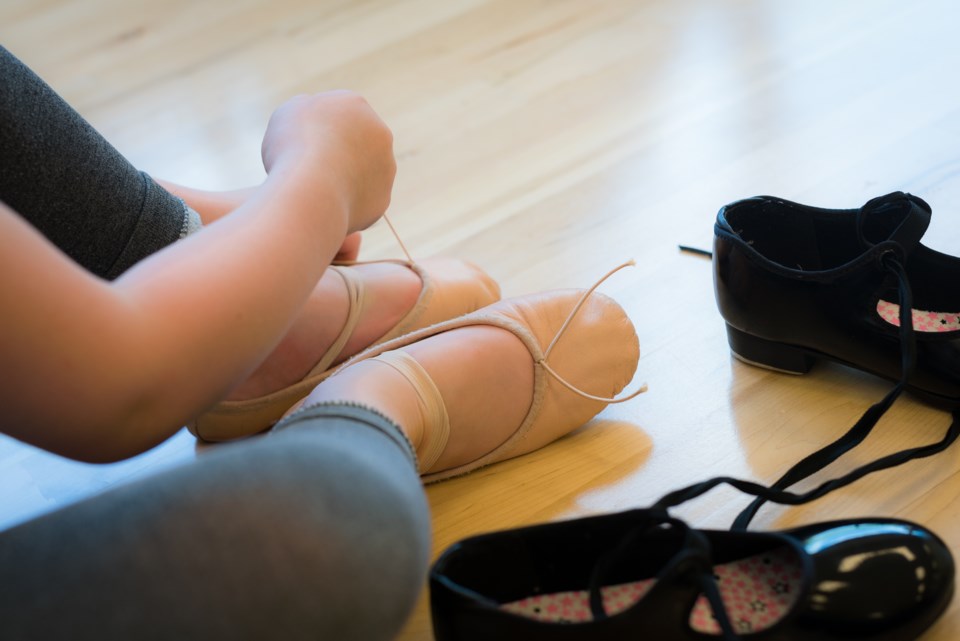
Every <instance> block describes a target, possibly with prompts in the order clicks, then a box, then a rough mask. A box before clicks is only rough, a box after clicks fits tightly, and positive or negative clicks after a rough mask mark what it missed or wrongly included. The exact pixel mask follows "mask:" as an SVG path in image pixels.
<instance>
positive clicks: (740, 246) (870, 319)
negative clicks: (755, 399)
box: [714, 192, 960, 408]
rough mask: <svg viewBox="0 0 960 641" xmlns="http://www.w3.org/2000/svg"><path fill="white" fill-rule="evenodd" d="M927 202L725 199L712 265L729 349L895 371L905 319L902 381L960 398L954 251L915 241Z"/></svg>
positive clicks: (780, 362) (763, 361)
mask: <svg viewBox="0 0 960 641" xmlns="http://www.w3.org/2000/svg"><path fill="white" fill-rule="evenodd" d="M930 213H931V212H930V206H929V205H927V203H925V202H924V201H923V200H921V199H920V198H917V197H916V196H911V195H909V194H904V193H899V192H898V193H893V194H889V195H887V196H883V197H880V198H875V199H873V200H871V201H870V202H868V203H867V204H866V205H864V206H863V207H862V208H861V209H820V208H816V207H808V206H805V205H799V204H797V203H792V202H789V201H786V200H783V199H780V198H773V197H770V196H760V197H757V198H748V199H746V200H741V201H738V202H735V203H732V204H730V205H727V206H726V207H724V208H723V209H721V210H720V213H719V215H718V216H717V222H716V226H715V232H716V236H715V243H714V270H715V273H714V276H715V285H716V295H717V303H718V305H719V307H720V313H721V315H722V316H723V318H724V320H725V321H726V323H727V335H728V338H729V342H730V347H731V349H732V351H733V353H734V354H735V355H736V356H737V357H738V358H740V359H741V360H744V361H747V362H749V363H753V364H756V365H761V366H764V367H769V368H772V369H776V370H781V371H787V372H791V373H798V374H799V373H805V372H807V371H808V370H809V369H810V366H811V364H812V363H813V362H814V361H815V360H817V359H819V358H826V359H830V360H833V361H836V362H839V363H842V364H844V365H848V366H850V367H855V368H857V369H860V370H863V371H866V372H870V373H872V374H876V375H878V376H882V377H884V378H887V379H889V380H892V381H897V380H900V379H901V377H902V376H904V371H903V368H904V363H903V358H902V351H903V349H904V348H905V346H904V345H903V333H902V332H901V331H900V329H901V327H900V325H901V323H902V322H903V321H906V320H909V322H910V324H911V326H912V333H913V335H914V337H915V343H916V344H915V350H916V354H915V368H914V369H913V371H912V372H907V374H908V376H907V380H906V389H907V390H909V391H911V392H913V393H915V394H916V395H918V396H919V397H921V398H923V399H925V400H929V401H933V402H935V403H937V404H940V405H945V406H947V407H950V408H957V407H960V259H957V258H955V257H953V256H948V255H945V254H942V253H940V252H937V251H934V250H932V249H929V248H927V247H925V246H923V245H922V244H921V243H920V239H921V237H922V236H923V234H924V232H925V231H926V229H927V226H928V225H929V223H930ZM904 295H907V296H908V298H909V296H911V295H912V298H913V301H912V305H910V306H909V307H910V309H909V310H904V309H902V307H903V306H904V303H903V300H902V298H903V296H904ZM908 311H909V312H910V313H909V314H907V313H906V312H908ZM911 340H913V339H911Z"/></svg>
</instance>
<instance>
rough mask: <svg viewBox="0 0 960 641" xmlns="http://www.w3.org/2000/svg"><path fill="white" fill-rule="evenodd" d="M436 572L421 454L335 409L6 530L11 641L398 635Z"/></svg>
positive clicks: (1, 561) (1, 604)
mask: <svg viewBox="0 0 960 641" xmlns="http://www.w3.org/2000/svg"><path fill="white" fill-rule="evenodd" d="M428 560H429V515H428V510H427V505H426V501H425V498H424V495H423V490H422V488H421V486H420V482H419V479H418V477H417V473H416V464H415V462H414V458H413V451H412V449H411V447H410V445H409V444H408V442H407V441H406V439H405V438H404V437H403V436H402V434H401V433H400V432H399V430H398V429H397V428H396V427H395V426H394V425H393V424H391V423H390V422H389V421H387V420H385V419H383V418H382V417H380V416H379V415H377V414H374V413H373V412H371V411H369V410H366V409H362V408H359V407H355V406H346V405H326V406H319V407H313V408H310V409H308V410H306V411H304V412H302V413H300V414H297V415H295V416H292V417H290V418H289V419H287V420H285V421H284V422H283V423H282V424H280V425H278V427H277V429H276V430H275V431H274V432H273V433H272V434H270V435H268V436H266V437H262V438H257V439H254V440H250V441H246V442H243V443H237V444H231V445H226V446H222V447H219V448H216V449H215V451H211V452H208V453H206V454H204V455H203V456H202V457H201V458H200V460H198V461H196V462H194V463H192V464H189V465H186V466H184V467H181V468H178V469H176V470H173V471H170V472H167V473H164V474H160V475H158V476H156V477H153V478H149V479H145V480H143V481H140V482H138V483H135V484H131V485H129V486H126V487H122V488H119V489H116V490H113V491H111V492H109V493H107V494H104V495H102V496H100V497H96V498H94V499H91V500H88V501H85V502H82V503H79V504H76V505H73V506H70V507H67V508H65V509H63V510H60V511H59V512H56V513H53V514H50V515H47V516H44V517H41V518H39V519H37V520H35V521H32V522H29V523H25V524H23V525H21V526H18V527H16V528H13V529H11V530H9V531H7V532H4V533H2V534H0V568H3V579H4V580H3V581H2V582H0V621H3V628H4V638H5V639H27V638H30V639H33V638H37V639H98V640H99V639H107V640H109V639H174V638H176V639H207V640H210V639H212V640H216V639H280V638H282V639H344V640H347V639H383V640H387V639H391V638H393V636H395V634H396V633H397V632H398V631H399V628H400V626H401V625H402V624H403V622H404V620H405V618H406V616H407V615H408V613H409V611H410V610H411V609H412V607H413V605H414V603H415V601H416V598H417V595H418V593H419V591H420V589H421V586H422V584H423V581H424V577H425V573H426V567H427V563H428Z"/></svg>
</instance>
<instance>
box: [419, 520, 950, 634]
mask: <svg viewBox="0 0 960 641" xmlns="http://www.w3.org/2000/svg"><path fill="white" fill-rule="evenodd" d="M953 581H954V564H953V559H952V557H951V555H950V552H949V550H948V549H947V548H946V546H945V545H944V544H943V542H942V541H941V540H940V539H939V538H937V536H936V535H935V534H933V533H932V532H930V531H929V530H926V529H924V528H923V527H921V526H919V525H916V524H913V523H910V522H907V521H899V520H893V519H860V520H847V521H836V522H831V523H821V524H816V525H809V526H806V527H801V528H798V529H793V530H787V531H783V532H766V533H762V532H722V531H709V530H702V531H701V530H694V529H692V528H689V527H688V526H687V525H685V524H684V523H683V522H682V521H678V520H677V519H673V518H671V517H669V516H667V513H666V512H665V511H663V510H659V509H649V510H634V511H629V512H622V513H619V514H612V515H605V516H598V517H588V518H583V519H577V520H572V521H565V522H558V523H551V524H546V525H537V526H533V527H527V528H521V529H516V530H508V531H503V532H497V533H492V534H485V535H481V536H476V537H473V538H470V539H467V540H464V541H462V542H460V543H457V544H455V545H454V546H452V547H451V548H449V549H448V550H446V551H445V552H444V553H443V554H442V555H441V556H440V558H439V559H438V560H437V562H436V563H435V564H434V566H433V568H432V570H431V574H430V591H431V595H430V596H431V607H432V615H433V623H434V633H435V635H436V639H437V641H474V640H477V641H479V640H484V641H487V640H488V639H498V640H501V641H513V640H518V641H519V640H522V641H579V640H589V641H607V640H619V639H624V640H627V639H657V640H658V641H672V640H679V639H684V640H691V641H692V640H695V639H699V640H701V641H702V640H703V639H710V638H723V639H725V640H726V639H739V638H744V639H762V640H765V641H814V640H816V641H839V640H841V639H883V640H885V641H903V640H906V639H915V638H916V637H917V636H918V635H919V634H921V633H922V632H923V631H924V630H925V629H927V628H928V627H929V626H930V625H931V624H932V623H933V622H934V621H935V620H936V619H937V617H938V616H939V615H940V614H941V613H942V612H943V611H944V609H945V608H946V606H947V604H948V603H949V601H950V598H951V595H952V592H953Z"/></svg>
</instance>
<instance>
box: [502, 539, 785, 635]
mask: <svg viewBox="0 0 960 641" xmlns="http://www.w3.org/2000/svg"><path fill="white" fill-rule="evenodd" d="M714 573H715V575H716V576H717V579H718V581H717V582H718V585H719V587H720V596H721V598H722V599H723V603H724V605H725V606H726V610H727V615H728V616H729V617H730V621H731V623H732V624H733V627H734V628H735V629H736V630H737V632H739V633H741V634H743V633H750V632H759V631H761V630H765V629H766V628H769V627H770V626H772V625H773V624H774V623H776V622H777V621H778V620H780V618H781V617H782V616H783V615H784V614H785V613H787V612H788V611H789V610H790V608H792V607H793V605H794V603H795V602H796V600H797V597H798V593H799V590H798V588H799V586H800V582H801V576H802V575H801V569H800V565H799V563H798V561H797V558H796V553H795V552H793V551H792V550H790V549H789V548H781V549H779V550H774V551H771V552H769V553H766V554H761V555H758V556H752V557H748V558H746V559H741V560H739V561H737V562H735V563H729V564H726V565H719V566H717V567H715V568H714ZM655 581H656V579H645V580H643V581H636V582H633V583H621V584H619V585H610V586H606V587H603V588H601V589H600V594H601V596H602V597H603V607H604V610H605V611H606V612H607V614H608V615H611V616H612V615H614V614H617V613H619V612H622V611H624V610H626V609H627V608H629V607H630V606H632V605H633V604H634V603H636V602H637V601H639V600H640V599H642V598H643V597H644V595H645V594H646V593H647V592H648V591H649V590H650V588H652V587H653V584H654V582H655ZM500 607H501V608H502V609H504V610H506V611H508V612H513V613H515V614H519V615H522V616H527V617H530V618H532V619H538V620H540V621H549V622H556V623H562V622H566V623H585V622H587V621H591V620H593V615H592V614H591V612H590V595H589V592H588V591H587V590H579V591H571V592H555V593H553V594H539V595H536V596H530V597H527V598H525V599H521V600H519V601H513V602H511V603H505V604H503V605H501V606H500ZM690 627H692V628H693V629H694V630H696V631H697V632H701V633H704V634H720V626H719V624H718V623H717V621H716V620H715V619H714V618H713V610H712V609H711V608H710V604H709V603H708V602H707V598H706V597H705V596H703V595H701V596H700V598H699V599H697V602H696V604H695V605H694V607H693V610H692V611H691V612H690Z"/></svg>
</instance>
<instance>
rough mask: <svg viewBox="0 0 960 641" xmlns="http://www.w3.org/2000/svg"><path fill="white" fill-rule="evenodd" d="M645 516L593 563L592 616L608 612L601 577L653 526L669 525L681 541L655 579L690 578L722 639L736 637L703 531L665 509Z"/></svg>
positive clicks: (727, 640) (731, 640)
mask: <svg viewBox="0 0 960 641" xmlns="http://www.w3.org/2000/svg"><path fill="white" fill-rule="evenodd" d="M648 517H649V520H648V521H647V522H646V523H641V524H639V525H638V526H637V527H635V528H633V529H631V530H630V531H628V532H627V533H626V534H625V535H624V536H623V538H622V539H620V542H619V543H618V544H617V545H616V547H614V548H613V549H612V550H611V551H610V552H608V553H607V554H606V555H604V557H603V558H602V559H600V560H599V561H598V562H597V565H596V566H595V567H594V569H593V573H592V575H591V577H590V584H589V588H588V591H589V595H590V611H591V614H592V615H593V618H594V620H601V619H605V618H607V616H608V615H607V612H606V610H605V609H604V607H603V595H602V593H601V588H602V586H603V585H604V584H605V581H604V579H605V578H606V577H607V576H608V575H609V573H610V571H611V570H613V569H614V568H615V567H617V566H618V565H619V564H620V563H621V560H622V559H623V557H624V554H625V553H626V552H627V551H628V550H630V549H631V548H633V547H634V546H635V545H637V544H638V542H640V541H642V540H643V539H645V538H646V537H647V536H649V535H650V534H651V533H652V532H654V531H655V530H668V529H672V530H676V531H677V532H678V533H679V535H680V538H681V540H682V544H681V546H680V549H679V551H678V552H677V553H676V554H674V555H673V556H672V557H671V558H670V560H669V561H667V563H666V564H665V565H664V567H663V568H661V569H660V571H659V572H658V573H657V580H658V581H662V580H664V579H667V580H670V579H677V580H683V579H684V578H686V579H688V580H690V581H692V582H694V583H695V584H696V585H697V587H699V588H700V591H701V592H702V593H703V595H704V596H705V597H706V599H707V602H708V603H709V604H710V608H711V610H712V611H713V616H714V618H715V619H716V621H717V624H718V625H719V626H720V631H721V633H722V635H723V641H738V640H739V639H740V637H739V636H738V635H737V633H736V632H735V631H734V629H733V624H732V623H731V621H730V615H729V614H728V613H727V608H726V606H725V605H724V603H723V598H722V597H721V595H720V588H719V586H718V585H717V577H716V575H715V574H714V570H713V553H712V546H711V545H710V541H709V540H708V539H707V537H706V536H704V534H703V533H701V532H698V531H697V530H694V529H692V528H691V527H690V526H688V525H687V524H686V523H684V522H683V521H680V520H678V519H675V518H673V517H671V516H670V515H668V514H667V512H666V511H665V510H651V511H650V512H649V514H648Z"/></svg>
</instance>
